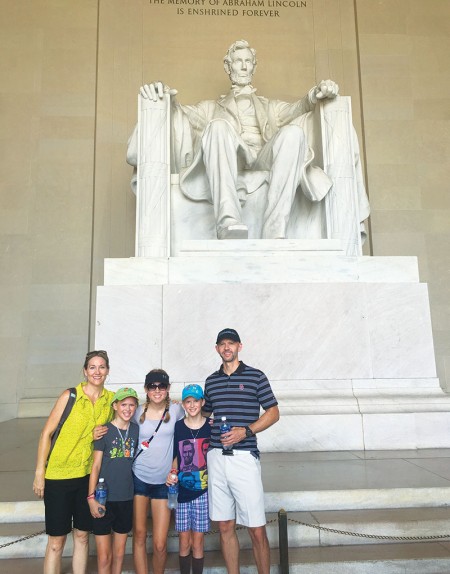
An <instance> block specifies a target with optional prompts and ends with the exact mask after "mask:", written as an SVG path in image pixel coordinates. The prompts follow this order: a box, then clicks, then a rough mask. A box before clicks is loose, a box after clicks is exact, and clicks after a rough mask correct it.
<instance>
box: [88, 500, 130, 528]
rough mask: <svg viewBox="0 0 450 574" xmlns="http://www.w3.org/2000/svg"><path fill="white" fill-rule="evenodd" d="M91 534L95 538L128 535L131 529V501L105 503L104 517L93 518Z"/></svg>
mask: <svg viewBox="0 0 450 574" xmlns="http://www.w3.org/2000/svg"><path fill="white" fill-rule="evenodd" d="M93 521H94V526H93V528H92V531H93V533H94V534H95V535H96V536H104V535H106V534H111V531H113V532H117V534H128V532H130V530H131V529H132V528H133V501H132V500H123V501H120V502H113V501H107V502H106V512H105V516H102V517H101V518H94V519H93Z"/></svg>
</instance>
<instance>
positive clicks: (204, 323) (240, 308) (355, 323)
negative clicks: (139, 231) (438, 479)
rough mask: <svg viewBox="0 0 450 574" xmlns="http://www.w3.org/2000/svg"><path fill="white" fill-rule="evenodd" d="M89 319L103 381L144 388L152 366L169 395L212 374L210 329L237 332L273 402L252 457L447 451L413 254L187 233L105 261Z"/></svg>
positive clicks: (446, 411)
mask: <svg viewBox="0 0 450 574" xmlns="http://www.w3.org/2000/svg"><path fill="white" fill-rule="evenodd" d="M96 320H97V327H96V343H95V346H96V348H101V349H107V350H108V352H109V355H110V360H111V375H110V382H109V387H110V388H113V389H114V388H117V387H119V386H124V385H131V386H133V387H135V388H136V390H138V392H139V393H141V395H142V396H143V393H142V390H143V389H142V385H143V380H144V377H145V374H146V373H147V372H148V371H149V370H150V369H151V368H154V367H163V368H164V369H166V370H167V371H168V372H169V374H170V376H171V380H172V381H173V385H172V395H173V396H174V397H175V398H177V397H178V398H179V397H180V395H181V389H182V387H183V385H184V384H186V383H190V382H197V383H200V384H203V382H204V379H205V377H206V376H207V375H208V374H209V373H210V372H212V371H213V370H215V369H216V368H218V366H219V364H220V360H219V357H218V355H217V354H216V352H215V349H214V343H215V337H216V334H217V332H218V331H219V330H221V329H222V328H224V327H233V328H236V329H237V330H238V331H239V333H240V335H241V338H242V340H243V350H242V352H241V359H242V360H243V361H244V362H246V363H248V364H253V365H255V366H257V367H259V368H261V369H262V370H264V371H265V372H266V374H267V376H268V377H269V379H270V381H271V382H272V385H273V388H274V390H275V392H276V395H277V397H278V399H279V403H280V411H281V419H280V422H279V423H277V424H276V425H275V426H274V427H272V428H271V429H269V430H267V431H266V432H264V433H262V434H261V435H260V436H259V439H258V440H259V444H260V448H261V450H262V451H278V450H281V451H299V450H304V451H305V450H306V451H309V450H314V451H317V450H319V451H320V450H353V449H355V450H362V449H402V448H405V449H411V448H434V447H450V432H449V431H450V398H449V397H447V396H446V395H445V394H444V393H443V392H442V390H441V389H440V387H439V381H438V379H437V378H436V370H435V360H434V350H433V341H432V333H431V321H430V312H429V302H428V291H427V286H426V285H425V284H423V283H420V282H419V277H418V270H417V261H416V259H415V258H414V257H346V256H345V255H343V252H342V251H341V250H340V245H339V242H338V241H336V240H318V241H313V240H311V241H306V240H286V241H270V240H253V241H243V242H240V241H213V240H212V241H188V242H185V244H184V245H183V249H182V251H181V252H180V255H179V256H177V257H169V258H143V257H140V258H130V259H107V260H106V261H105V284H104V286H102V287H99V288H98V293H97V317H96Z"/></svg>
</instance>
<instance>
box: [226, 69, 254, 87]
mask: <svg viewBox="0 0 450 574" xmlns="http://www.w3.org/2000/svg"><path fill="white" fill-rule="evenodd" d="M252 78H253V74H252V73H248V74H247V75H245V76H241V75H239V74H238V73H237V72H230V80H231V83H232V84H234V85H236V86H248V84H251V81H252Z"/></svg>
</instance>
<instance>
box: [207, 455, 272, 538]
mask: <svg viewBox="0 0 450 574" xmlns="http://www.w3.org/2000/svg"><path fill="white" fill-rule="evenodd" d="M208 502H209V516H210V518H211V520H214V521H221V520H235V519H236V523H237V524H241V525H242V526H250V527H253V528H254V527H257V526H264V525H265V524H266V514H265V511H264V491H263V485H262V481H261V464H260V462H259V460H258V459H257V458H255V457H254V456H253V455H252V453H251V452H250V451H247V450H235V451H234V455H233V456H225V455H223V454H222V450H221V449H219V448H213V449H211V450H210V451H208Z"/></svg>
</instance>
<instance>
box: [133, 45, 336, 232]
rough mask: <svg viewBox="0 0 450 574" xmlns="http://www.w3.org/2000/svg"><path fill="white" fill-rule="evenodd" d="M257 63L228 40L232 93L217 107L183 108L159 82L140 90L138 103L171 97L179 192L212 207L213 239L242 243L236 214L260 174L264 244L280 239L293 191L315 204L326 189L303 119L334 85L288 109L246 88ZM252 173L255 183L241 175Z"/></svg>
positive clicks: (288, 105)
mask: <svg viewBox="0 0 450 574" xmlns="http://www.w3.org/2000/svg"><path fill="white" fill-rule="evenodd" d="M256 63H257V62H256V52H255V50H254V49H253V48H251V47H250V46H249V44H248V42H246V41H245V40H239V41H237V42H234V44H232V46H230V48H229V49H228V51H227V53H226V55H225V58H224V68H225V71H226V73H227V74H228V76H229V78H230V80H231V89H230V91H229V93H228V94H226V95H224V96H221V97H220V98H219V99H218V100H216V101H212V100H207V101H201V102H199V103H198V104H195V105H181V104H180V103H179V102H178V101H177V99H176V97H175V96H176V93H177V90H174V89H170V88H169V87H168V86H166V85H165V84H163V83H162V82H153V83H151V84H146V85H144V86H143V87H142V88H141V90H140V92H141V96H142V97H144V98H150V99H152V100H154V101H157V100H158V99H159V98H162V97H163V95H164V94H165V93H169V94H170V95H171V121H172V151H173V155H174V158H173V162H174V166H175V171H177V172H179V173H180V188H181V191H182V193H184V195H185V196H187V197H188V198H190V199H192V200H196V201H202V200H203V201H204V200H207V201H210V202H211V203H212V204H213V206H214V215H215V220H216V229H217V237H218V238H219V239H236V238H238V239H243V238H247V237H248V230H247V227H246V226H245V225H244V224H243V223H242V211H241V210H242V206H243V205H244V203H245V200H246V196H247V194H248V193H252V192H254V191H255V190H256V189H258V188H259V187H260V186H261V185H262V183H264V182H263V181H258V177H257V174H263V175H262V177H264V178H265V183H267V184H268V191H267V200H266V204H265V208H264V213H263V218H262V221H263V226H262V238H263V239H283V238H285V237H286V230H287V226H288V223H289V218H290V215H291V209H292V205H293V202H294V198H295V194H296V193H297V190H298V189H300V190H301V192H302V193H304V194H305V196H306V197H307V198H308V199H309V200H311V201H320V200H322V199H323V198H324V197H325V195H326V194H327V192H328V191H329V189H330V187H331V180H330V179H329V178H328V177H327V176H326V175H325V173H324V172H323V171H322V170H320V169H319V168H317V167H313V166H312V165H311V164H312V159H313V157H314V153H313V151H312V149H311V146H310V145H309V143H308V142H309V136H308V123H307V122H306V120H305V118H306V116H308V115H310V114H308V112H311V111H312V110H313V109H314V106H315V104H316V103H317V101H318V100H322V99H325V98H335V97H336V95H337V94H338V90H339V88H338V85H337V84H336V83H335V82H333V81H331V80H326V81H322V82H320V83H319V85H317V86H315V87H313V88H311V89H310V90H309V92H308V93H307V94H306V95H305V96H304V97H303V98H302V99H301V100H299V101H297V102H294V103H287V102H283V101H280V100H269V99H267V98H264V97H263V96H259V95H256V89H255V88H254V87H253V86H252V83H251V82H252V77H253V74H254V72H255V70H256ZM135 138H136V130H135V134H133V136H132V137H131V138H130V142H129V147H128V156H127V161H128V162H129V163H130V164H132V165H136V163H137V158H136V157H135V155H136V154H135V152H134V151H133V150H135V149H136V147H137V146H136V145H135V142H134V143H133V139H135ZM250 172H251V173H250ZM252 173H253V174H255V177H254V178H253V181H251V179H252V178H251V177H250V178H248V177H247V178H245V177H242V174H244V175H252ZM249 181H250V184H249Z"/></svg>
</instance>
